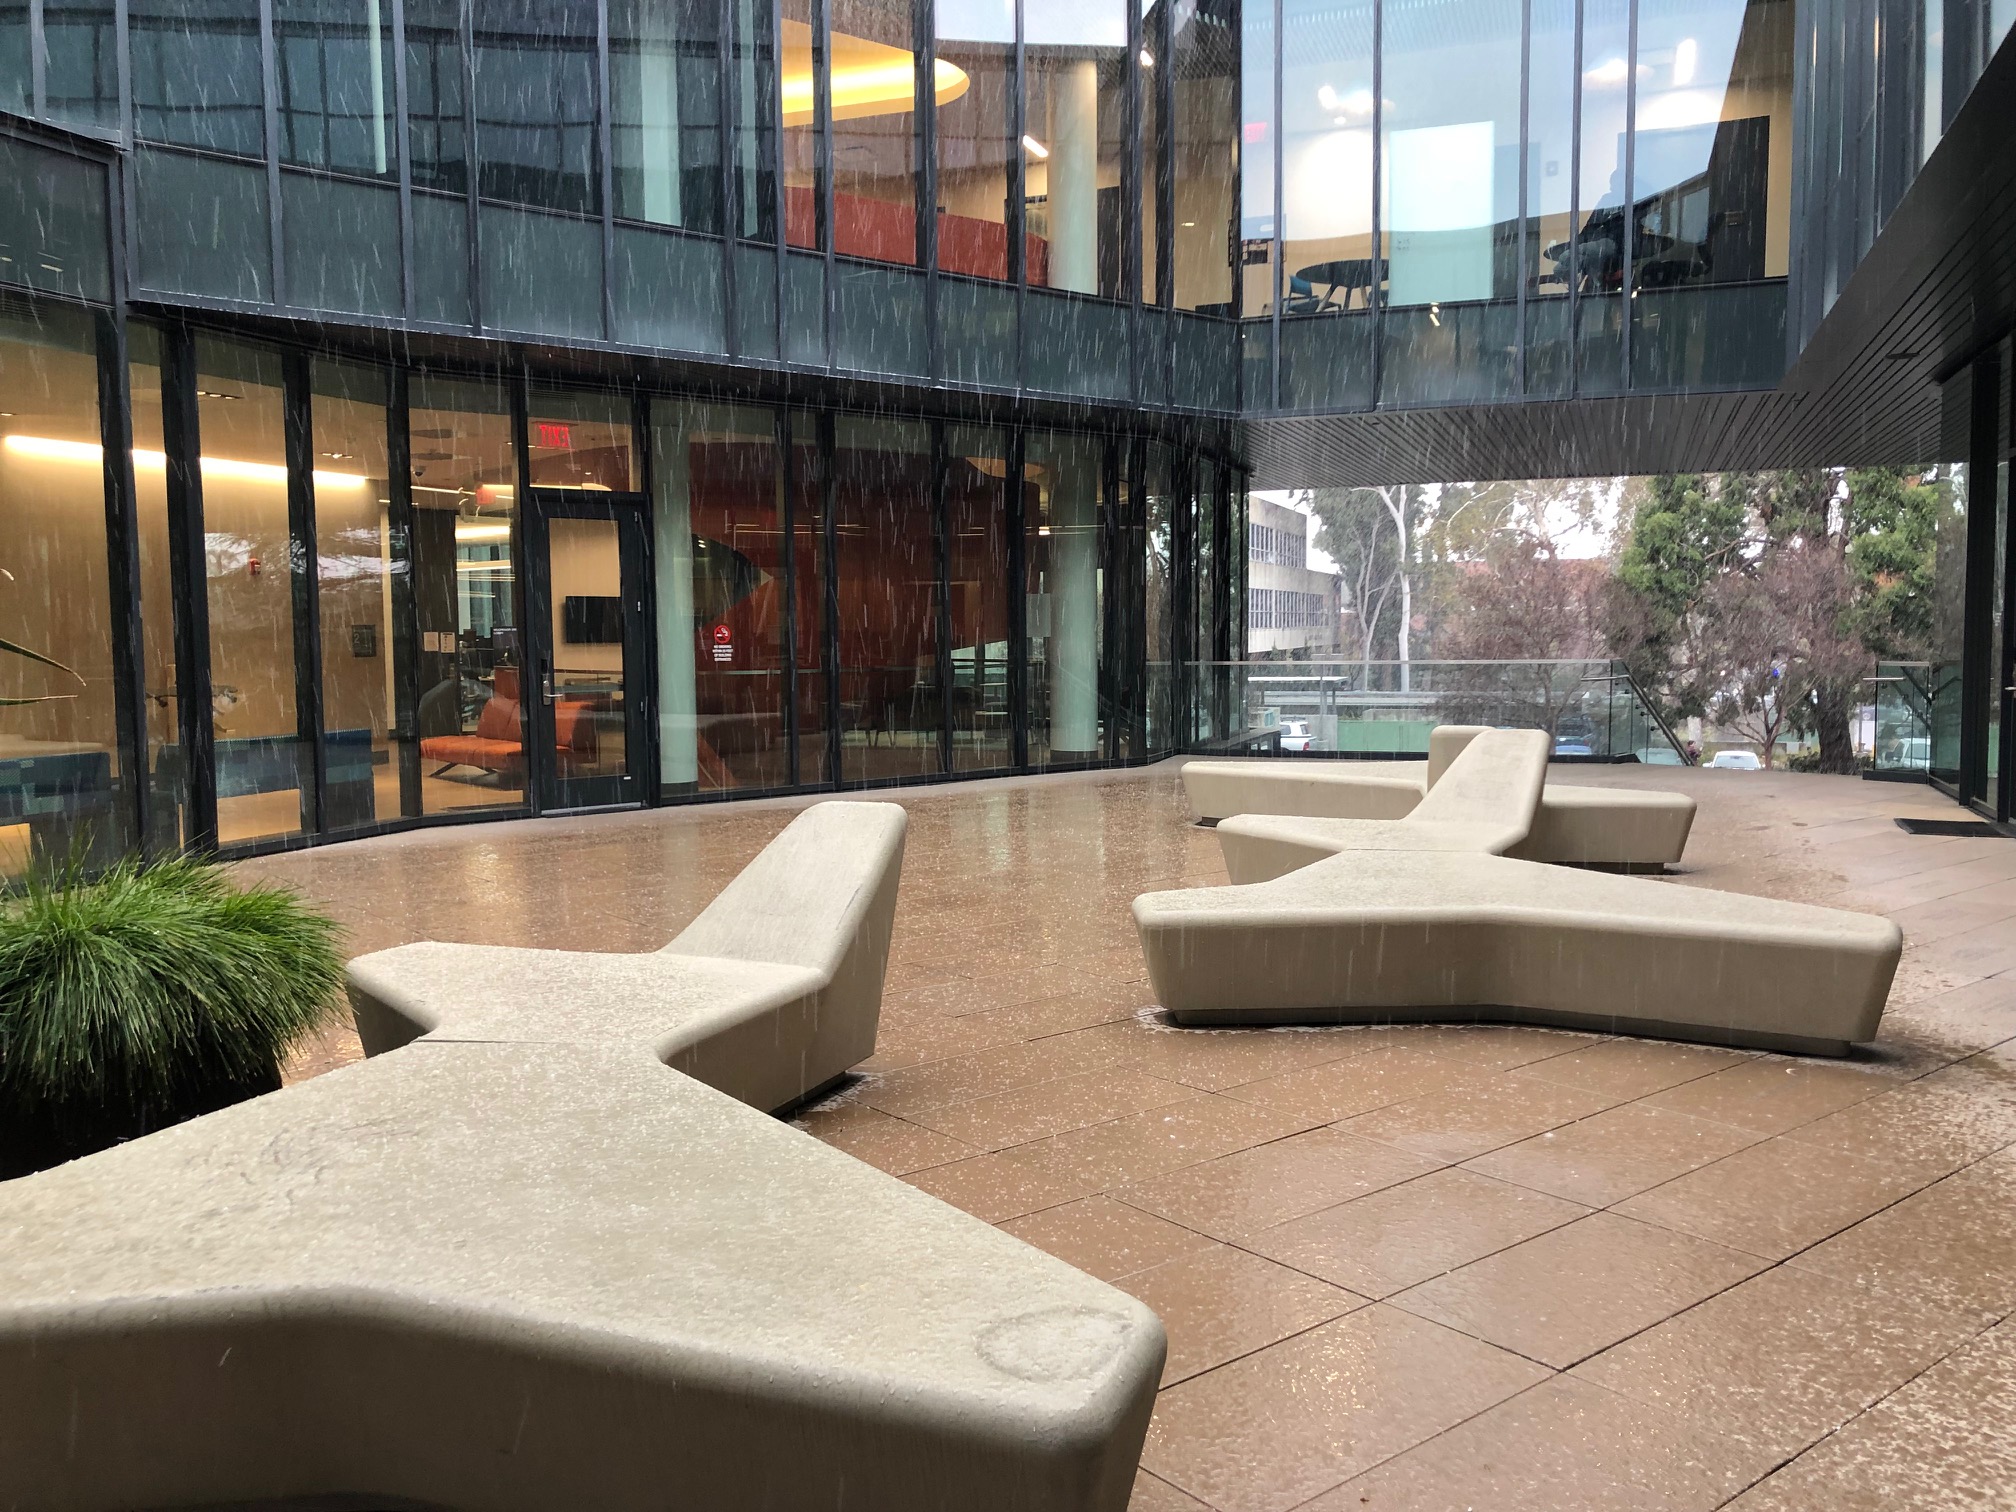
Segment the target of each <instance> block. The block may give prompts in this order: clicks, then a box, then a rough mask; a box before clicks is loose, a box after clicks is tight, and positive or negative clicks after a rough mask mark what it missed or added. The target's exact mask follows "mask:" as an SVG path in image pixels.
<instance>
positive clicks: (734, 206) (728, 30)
mask: <svg viewBox="0 0 2016 1512" xmlns="http://www.w3.org/2000/svg"><path fill="white" fill-rule="evenodd" d="M714 11H715V15H716V17H717V18H718V19H717V21H716V24H715V27H714V63H715V69H716V75H717V77H718V78H719V79H720V80H721V90H720V93H719V96H718V98H717V101H716V108H715V111H714V122H715V130H716V132H717V133H718V136H717V138H716V142H715V149H714V158H715V174H714V185H715V192H716V193H717V194H718V195H719V196H720V201H721V228H720V229H721V334H722V338H723V346H724V349H725V350H726V351H727V352H728V354H729V355H730V356H731V357H733V356H740V355H741V353H742V319H741V313H740V298H739V293H738V290H737V287H736V284H737V280H736V265H737V263H738V262H739V261H740V259H739V258H737V257H736V255H735V252H736V248H737V247H738V246H739V245H740V243H741V239H742V177H741V175H740V174H739V173H737V172H736V165H737V158H736V145H735V123H736V120H737V119H738V117H739V114H740V107H741V100H742V70H741V69H739V68H737V67H736V66H735V0H719V3H718V4H717V5H716V6H715V8H714ZM677 56H678V54H677V51H676V49H675V51H674V60H675V61H674V62H673V65H672V66H673V68H674V70H675V71H676V70H677V68H678V66H679V65H678V62H677ZM682 136H683V129H682ZM682 148H683V142H682ZM673 171H674V172H680V171H682V170H680V169H679V168H678V167H677V166H676V165H675V167H674V170H673Z"/></svg>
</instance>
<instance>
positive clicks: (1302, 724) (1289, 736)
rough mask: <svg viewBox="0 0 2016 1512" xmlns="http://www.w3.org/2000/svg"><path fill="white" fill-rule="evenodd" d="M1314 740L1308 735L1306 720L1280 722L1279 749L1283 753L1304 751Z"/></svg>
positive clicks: (1307, 722)
mask: <svg viewBox="0 0 2016 1512" xmlns="http://www.w3.org/2000/svg"><path fill="white" fill-rule="evenodd" d="M1313 739H1314V737H1313V736H1311V735H1310V733H1309V721H1308V720H1306V719H1284V720H1282V721H1281V749H1282V750H1284V751H1306V750H1308V749H1309V746H1310V743H1311V741H1312V740H1313Z"/></svg>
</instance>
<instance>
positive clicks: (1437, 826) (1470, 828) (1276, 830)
mask: <svg viewBox="0 0 2016 1512" xmlns="http://www.w3.org/2000/svg"><path fill="white" fill-rule="evenodd" d="M1546 778H1547V736H1546V733H1545V732H1544V731H1541V730H1484V731H1481V732H1478V734H1477V736H1476V738H1475V739H1474V740H1470V741H1468V742H1466V743H1465V745H1464V746H1463V747H1462V749H1461V751H1460V752H1459V753H1458V754H1457V755H1456V756H1455V758H1454V759H1453V760H1452V761H1451V762H1450V763H1449V765H1448V767H1447V768H1446V769H1445V770H1444V771H1442V772H1441V773H1440V775H1439V777H1438V779H1437V781H1436V782H1435V784H1434V785H1433V786H1432V787H1430V788H1429V789H1428V791H1427V794H1426V796H1424V797H1423V798H1422V799H1421V801H1420V802H1419V803H1418V804H1416V805H1415V806H1414V807H1413V809H1411V810H1410V811H1409V812H1408V813H1407V814H1406V815H1405V816H1404V817H1403V818H1399V819H1303V818H1288V817H1285V816H1282V815H1275V814H1238V815H1235V816H1233V817H1232V818H1229V819H1226V820H1224V821H1223V822H1222V823H1220V824H1219V826H1218V844H1219V848H1220V849H1221V850H1223V851H1224V853H1225V867H1226V870H1227V872H1228V873H1229V874H1230V875H1231V878H1232V880H1233V881H1234V882H1265V881H1267V880H1269V879H1270V878H1273V877H1278V876H1281V875H1282V874H1284V873H1286V872H1291V871H1294V870H1296V869H1297V868H1298V867H1303V866H1308V865H1310V864H1311V863H1312V862H1316V861H1320V860H1322V859H1323V858H1324V857H1326V856H1334V855H1336V854H1337V853H1338V852H1340V851H1360V850H1404V851H1459V852H1468V853H1471V854H1476V855H1492V856H1502V855H1504V854H1506V853H1507V852H1508V851H1510V850H1512V849H1513V847H1515V846H1518V845H1520V844H1521V843H1523V842H1524V841H1525V840H1526V838H1527V836H1528V834H1529V832H1530V830H1531V828H1532V825H1533V820H1534V814H1535V812H1536V811H1537V810H1538V808H1539V806H1540V792H1541V787H1542V785H1543V784H1544V783H1545V781H1546Z"/></svg>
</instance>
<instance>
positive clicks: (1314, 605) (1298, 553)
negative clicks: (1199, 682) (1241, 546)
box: [1246, 494, 1344, 660]
mask: <svg viewBox="0 0 2016 1512" xmlns="http://www.w3.org/2000/svg"><path fill="white" fill-rule="evenodd" d="M1311 523H1312V522H1311V520H1310V518H1309V516H1308V515H1306V514H1303V513H1302V512H1301V511H1300V510H1297V509H1290V508H1289V507H1288V506H1287V505H1285V504H1278V503H1276V502H1275V501H1274V500H1272V499H1268V498H1262V497H1261V496H1260V495H1258V494H1248V495H1247V497H1246V564H1247V565H1246V572H1247V587H1246V654H1247V655H1248V656H1254V657H1270V658H1271V657H1288V658H1292V659H1295V660H1302V659H1306V658H1308V657H1311V656H1318V657H1321V656H1335V655H1336V654H1337V653H1338V652H1339V650H1341V649H1342V646H1343V620H1344V584H1343V580H1342V579H1341V578H1339V577H1338V576H1337V574H1336V573H1334V572H1324V571H1322V570H1320V569H1318V568H1314V567H1311V566H1310V565H1309V527H1310V525H1311Z"/></svg>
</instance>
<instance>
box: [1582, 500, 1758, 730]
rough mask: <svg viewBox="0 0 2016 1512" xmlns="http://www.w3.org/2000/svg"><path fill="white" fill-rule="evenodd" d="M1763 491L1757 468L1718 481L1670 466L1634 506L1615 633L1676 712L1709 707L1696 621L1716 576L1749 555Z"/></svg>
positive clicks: (1620, 567) (1633, 664)
mask: <svg viewBox="0 0 2016 1512" xmlns="http://www.w3.org/2000/svg"><path fill="white" fill-rule="evenodd" d="M1755 493H1756V479H1755V477H1754V475H1745V474H1736V475H1732V476H1731V477H1730V478H1728V479H1725V480H1723V483H1722V486H1720V487H1717V486H1715V485H1714V484H1713V483H1711V482H1710V480H1709V479H1708V478H1706V477H1704V476H1703V475H1702V474H1700V473H1669V474H1665V475H1662V476H1660V477H1656V478H1653V479H1651V480H1650V483H1649V486H1648V487H1647V488H1646V489H1645V491H1644V492H1643V493H1642V494H1641V495H1640V497H1639V499H1638V502H1637V506H1636V508H1635V509H1634V510H1633V512H1632V515H1631V534H1630V540H1629V542H1628V544H1627V545H1626V546H1625V548H1624V551H1623V554H1622V556H1621V557H1620V558H1619V559H1618V562H1617V594H1616V600H1615V602H1614V604H1613V606H1612V612H1611V616H1610V618H1611V621H1612V624H1611V640H1612V642H1613V644H1614V645H1615V647H1616V649H1617V651H1618V654H1620V655H1621V656H1622V657H1623V658H1624V661H1625V663H1626V665H1627V666H1629V667H1630V669H1631V673H1632V675H1633V676H1634V677H1635V678H1636V679H1637V680H1638V685H1639V686H1640V687H1641V688H1645V689H1647V690H1663V692H1664V702H1665V703H1666V706H1667V708H1666V712H1667V715H1668V717H1669V718H1671V717H1678V716H1685V715H1689V714H1700V713H1704V712H1705V711H1706V703H1707V698H1708V695H1709V690H1708V689H1707V688H1705V687H1703V686H1701V685H1700V678H1699V674H1698V669H1697V668H1696V666H1695V665H1694V664H1695V663H1696V662H1697V661H1698V657H1696V656H1694V655H1693V654H1691V653H1690V651H1689V649H1688V647H1687V640H1688V634H1689V630H1690V624H1689V621H1690V619H1691V618H1692V616H1693V615H1694V613H1695V611H1696V609H1697V608H1699V607H1700V605H1701V603H1702V601H1703V599H1704V598H1705V597H1706V595H1707V593H1708V590H1709V588H1710V587H1711V586H1712V585H1713V584H1714V582H1715V580H1716V578H1717V577H1718V576H1719V575H1720V574H1721V573H1723V572H1726V571H1729V570H1730V569H1731V568H1733V567H1734V566H1735V565H1736V564H1737V563H1738V562H1739V561H1740V560H1741V556H1742V548H1743V542H1744V534H1745V530H1746V528H1747V526H1748V524H1749V513H1750V506H1751V503H1752V501H1753V499H1754V497H1755Z"/></svg>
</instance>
